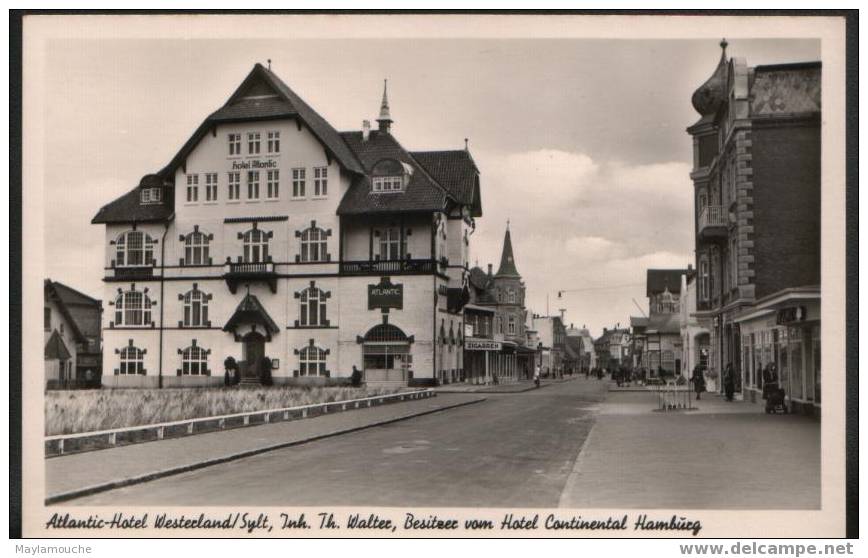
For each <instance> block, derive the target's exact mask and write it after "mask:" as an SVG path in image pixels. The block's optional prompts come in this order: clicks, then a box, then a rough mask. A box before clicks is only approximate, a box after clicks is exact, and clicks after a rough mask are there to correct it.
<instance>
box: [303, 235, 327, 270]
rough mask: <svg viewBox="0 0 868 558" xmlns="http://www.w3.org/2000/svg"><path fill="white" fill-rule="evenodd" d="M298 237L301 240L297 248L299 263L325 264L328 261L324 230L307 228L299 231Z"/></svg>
mask: <svg viewBox="0 0 868 558" xmlns="http://www.w3.org/2000/svg"><path fill="white" fill-rule="evenodd" d="M314 236H315V237H316V238H314ZM299 237H300V239H301V241H300V242H301V245H300V248H299V261H300V262H302V263H327V262H328V261H329V260H330V258H329V257H328V256H329V253H328V233H327V232H326V231H325V230H324V229H321V228H319V227H308V228H306V229H304V230H303V231H301V234H300V235H299ZM314 252H316V257H314Z"/></svg>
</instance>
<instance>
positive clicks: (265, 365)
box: [259, 356, 274, 386]
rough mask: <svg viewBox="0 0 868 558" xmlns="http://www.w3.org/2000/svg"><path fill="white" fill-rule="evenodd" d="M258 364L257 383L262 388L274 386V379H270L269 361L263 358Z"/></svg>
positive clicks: (265, 357)
mask: <svg viewBox="0 0 868 558" xmlns="http://www.w3.org/2000/svg"><path fill="white" fill-rule="evenodd" d="M260 363H261V364H260V373H259V382H260V383H261V384H262V385H264V386H272V385H274V379H273V378H272V377H271V359H270V358H268V357H267V356H264V357H262V360H261V361H260Z"/></svg>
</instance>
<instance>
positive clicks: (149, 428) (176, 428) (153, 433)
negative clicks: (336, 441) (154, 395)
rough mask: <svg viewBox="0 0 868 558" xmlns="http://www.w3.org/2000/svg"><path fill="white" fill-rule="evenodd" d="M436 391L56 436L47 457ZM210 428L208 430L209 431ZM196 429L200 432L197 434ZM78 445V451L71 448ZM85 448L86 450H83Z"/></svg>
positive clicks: (50, 439) (47, 441) (419, 396)
mask: <svg viewBox="0 0 868 558" xmlns="http://www.w3.org/2000/svg"><path fill="white" fill-rule="evenodd" d="M435 395H436V392H435V391H434V390H433V389H419V390H413V391H404V392H400V393H392V394H388V395H375V396H372V397H364V398H361V399H348V400H345V401H331V402H328V403H314V404H312V405H299V406H296V407H283V408H280V409H265V410H262V411H247V412H244V413H234V414H231V415H220V416H210V417H200V418H194V419H184V420H176V421H172V422H161V423H154V424H143V425H139V426H128V427H123V428H113V429H111V430H97V431H90V432H79V433H76V434H56V435H53V436H46V437H45V455H46V457H50V456H57V455H63V454H65V453H70V449H71V450H72V451H73V452H76V451H84V450H90V449H105V448H110V447H115V446H117V445H119V444H123V445H127V444H135V443H142V442H150V441H155V440H162V439H164V438H167V437H172V438H177V437H181V436H189V435H191V434H204V433H207V432H216V431H220V430H224V429H227V428H239V427H244V426H252V425H258V424H268V423H271V422H281V421H290V420H298V419H304V418H308V417H310V416H315V415H321V414H327V413H329V412H340V411H346V410H347V409H360V408H363V407H373V406H375V405H382V404H385V403H392V402H397V401H408V400H415V399H426V398H429V397H434V396H435ZM209 426H210V428H207V427H209ZM197 427H199V428H198V431H197ZM76 443H77V444H76ZM73 444H75V445H76V446H77V447H74V448H69V446H70V445H73ZM82 446H85V447H82Z"/></svg>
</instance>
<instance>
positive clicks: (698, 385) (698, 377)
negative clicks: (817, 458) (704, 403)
mask: <svg viewBox="0 0 868 558" xmlns="http://www.w3.org/2000/svg"><path fill="white" fill-rule="evenodd" d="M690 381H691V382H693V389H694V391H696V400H697V401H699V400H700V398H701V396H702V392H703V391H705V378H704V377H703V375H702V370H700V369H699V365H697V366H695V367H694V368H693V377H691V378H690Z"/></svg>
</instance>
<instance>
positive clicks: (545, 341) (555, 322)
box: [530, 314, 567, 377]
mask: <svg viewBox="0 0 868 558" xmlns="http://www.w3.org/2000/svg"><path fill="white" fill-rule="evenodd" d="M530 321H531V326H532V329H533V330H534V331H535V332H536V334H535V335H536V339H537V340H538V341H537V343H538V345H537V347H538V351H539V358H540V366H541V368H542V370H541V373H542V375H543V376H544V377H554V376H560V375H562V374H563V373H564V369H565V366H566V355H567V348H566V342H567V329H566V327H564V322H563V320H561V317H560V316H540V315H537V314H533V315H531V320H530Z"/></svg>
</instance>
